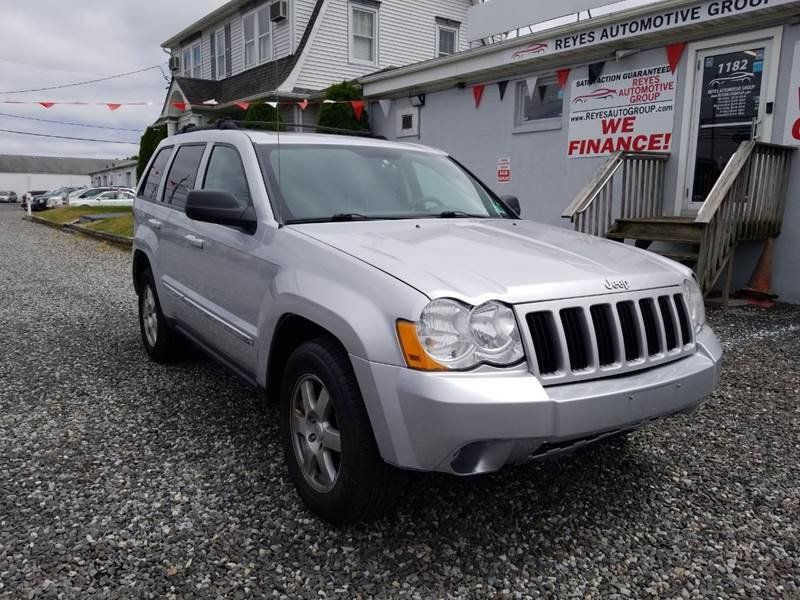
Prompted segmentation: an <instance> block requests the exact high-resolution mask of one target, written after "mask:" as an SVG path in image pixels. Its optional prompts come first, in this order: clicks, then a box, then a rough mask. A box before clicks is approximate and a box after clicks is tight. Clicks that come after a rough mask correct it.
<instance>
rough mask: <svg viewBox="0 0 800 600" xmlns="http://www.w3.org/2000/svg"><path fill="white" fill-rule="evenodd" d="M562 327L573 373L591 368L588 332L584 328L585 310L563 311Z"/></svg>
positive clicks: (567, 309)
mask: <svg viewBox="0 0 800 600" xmlns="http://www.w3.org/2000/svg"><path fill="white" fill-rule="evenodd" d="M561 325H562V326H563V327H564V337H565V338H566V340H567V351H568V352H569V364H570V368H571V369H572V370H573V371H582V370H584V369H586V368H587V367H588V366H589V353H588V352H587V349H586V337H587V336H586V332H585V331H584V327H583V309H581V308H565V309H564V310H562V311H561Z"/></svg>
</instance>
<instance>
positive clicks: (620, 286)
mask: <svg viewBox="0 0 800 600" xmlns="http://www.w3.org/2000/svg"><path fill="white" fill-rule="evenodd" d="M603 286H604V287H605V288H606V289H607V290H629V289H631V284H630V283H629V282H628V281H627V280H626V279H619V280H617V281H611V280H609V279H606V280H605V281H603Z"/></svg>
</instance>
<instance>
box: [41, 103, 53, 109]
mask: <svg viewBox="0 0 800 600" xmlns="http://www.w3.org/2000/svg"><path fill="white" fill-rule="evenodd" d="M39 104H41V105H42V106H44V107H45V108H53V107H54V106H55V105H56V103H55V102H39Z"/></svg>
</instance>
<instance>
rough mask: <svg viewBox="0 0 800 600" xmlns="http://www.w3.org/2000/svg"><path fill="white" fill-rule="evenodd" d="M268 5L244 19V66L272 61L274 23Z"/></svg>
mask: <svg viewBox="0 0 800 600" xmlns="http://www.w3.org/2000/svg"><path fill="white" fill-rule="evenodd" d="M269 7H270V5H269V4H267V5H265V6H263V7H262V8H260V9H258V10H257V11H253V12H251V13H249V14H247V15H245V16H244V17H242V31H243V37H244V66H245V68H248V67H252V66H253V65H255V64H257V63H262V62H266V61H268V60H272V21H270V18H269Z"/></svg>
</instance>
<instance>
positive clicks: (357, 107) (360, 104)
mask: <svg viewBox="0 0 800 600" xmlns="http://www.w3.org/2000/svg"><path fill="white" fill-rule="evenodd" d="M350 106H352V107H353V112H354V113H356V119H357V120H359V121H360V120H361V115H363V114H364V101H363V100H351V101H350Z"/></svg>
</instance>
